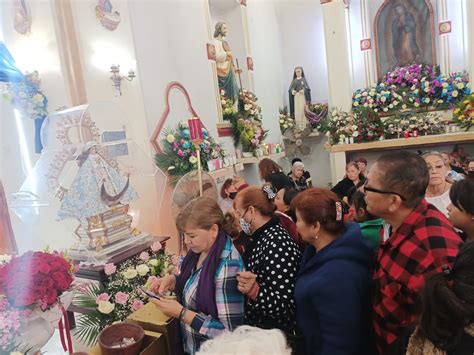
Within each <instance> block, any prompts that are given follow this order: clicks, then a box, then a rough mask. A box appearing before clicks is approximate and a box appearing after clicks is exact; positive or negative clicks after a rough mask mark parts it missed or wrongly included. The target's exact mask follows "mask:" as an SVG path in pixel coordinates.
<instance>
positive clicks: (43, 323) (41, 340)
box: [18, 310, 54, 354]
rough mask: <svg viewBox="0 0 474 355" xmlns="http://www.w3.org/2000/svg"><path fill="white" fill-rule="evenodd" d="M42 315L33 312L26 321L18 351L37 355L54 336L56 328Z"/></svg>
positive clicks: (39, 312) (37, 311) (38, 312)
mask: <svg viewBox="0 0 474 355" xmlns="http://www.w3.org/2000/svg"><path fill="white" fill-rule="evenodd" d="M42 313H44V312H41V311H39V310H35V311H33V313H31V315H30V316H29V317H28V318H27V319H26V321H25V324H24V325H22V327H21V328H20V338H19V340H18V344H19V349H18V350H20V351H22V352H26V351H28V353H30V354H36V353H37V352H40V351H41V348H43V347H44V346H45V345H46V343H47V342H48V341H49V339H51V337H52V336H53V334H54V326H53V325H52V324H51V323H50V322H48V321H47V320H46V319H45V318H43V314H42Z"/></svg>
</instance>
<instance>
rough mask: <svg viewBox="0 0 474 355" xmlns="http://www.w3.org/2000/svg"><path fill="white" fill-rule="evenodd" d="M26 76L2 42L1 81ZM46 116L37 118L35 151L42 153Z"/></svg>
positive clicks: (10, 80)
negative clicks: (42, 137)
mask: <svg viewBox="0 0 474 355" xmlns="http://www.w3.org/2000/svg"><path fill="white" fill-rule="evenodd" d="M25 80H26V77H25V76H24V75H23V73H22V72H21V71H20V69H18V68H17V66H16V64H15V59H13V56H12V55H11V54H10V52H9V51H8V49H7V47H6V46H5V43H3V42H0V82H5V83H12V82H21V81H25ZM45 118H46V117H36V118H35V153H38V154H39V153H41V151H42V150H43V145H42V144H41V126H42V125H43V121H44V119H45Z"/></svg>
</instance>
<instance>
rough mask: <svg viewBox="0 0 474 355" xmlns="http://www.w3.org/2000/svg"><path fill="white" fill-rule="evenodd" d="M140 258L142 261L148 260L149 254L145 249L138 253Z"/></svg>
mask: <svg viewBox="0 0 474 355" xmlns="http://www.w3.org/2000/svg"><path fill="white" fill-rule="evenodd" d="M140 259H141V260H143V261H148V260H150V255H149V254H148V253H147V252H146V251H142V252H141V253H140Z"/></svg>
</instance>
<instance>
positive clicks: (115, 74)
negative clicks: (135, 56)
mask: <svg viewBox="0 0 474 355" xmlns="http://www.w3.org/2000/svg"><path fill="white" fill-rule="evenodd" d="M110 72H111V73H112V75H111V76H110V80H112V83H113V84H112V86H113V87H114V89H115V96H118V95H120V96H122V80H127V81H132V80H133V78H135V77H136V75H135V72H134V71H133V70H132V69H130V71H129V72H128V76H122V75H120V65H112V66H111V67H110Z"/></svg>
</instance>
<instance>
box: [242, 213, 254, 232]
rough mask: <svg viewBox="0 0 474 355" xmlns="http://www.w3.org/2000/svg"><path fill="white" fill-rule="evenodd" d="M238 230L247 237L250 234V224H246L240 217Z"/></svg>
mask: <svg viewBox="0 0 474 355" xmlns="http://www.w3.org/2000/svg"><path fill="white" fill-rule="evenodd" d="M240 228H242V232H244V233H245V234H247V235H251V234H252V227H251V226H250V223H249V222H247V221H246V220H245V219H243V218H242V217H241V218H240Z"/></svg>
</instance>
